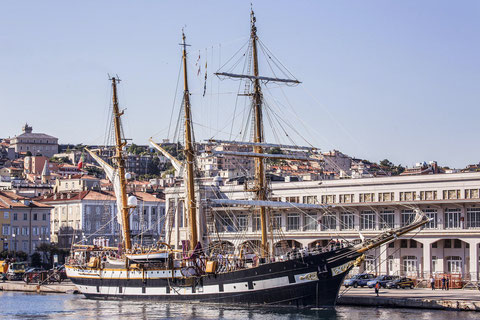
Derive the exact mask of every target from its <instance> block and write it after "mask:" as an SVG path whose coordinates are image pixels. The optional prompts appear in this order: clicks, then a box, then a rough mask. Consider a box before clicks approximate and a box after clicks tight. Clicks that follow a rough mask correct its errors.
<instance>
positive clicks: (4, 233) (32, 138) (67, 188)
mask: <svg viewBox="0 0 480 320" xmlns="http://www.w3.org/2000/svg"><path fill="white" fill-rule="evenodd" d="M58 141H59V138H57V137H53V136H51V135H49V134H45V133H37V132H35V131H34V130H33V127H32V126H30V125H28V124H25V125H24V126H23V128H22V132H21V133H18V134H16V135H13V137H12V138H3V139H2V140H1V143H0V157H1V158H0V208H1V211H2V214H1V215H0V224H1V228H0V230H1V237H0V248H2V251H1V253H0V256H2V257H3V258H7V257H18V258H19V259H20V260H21V259H25V260H27V259H28V260H29V261H32V262H36V263H42V262H43V263H46V262H49V261H51V260H52V259H53V255H56V256H60V260H62V259H64V258H65V256H66V255H67V254H68V252H69V251H70V250H71V248H72V245H73V244H79V243H80V244H85V245H87V244H96V243H102V244H103V245H104V246H118V245H119V244H120V242H119V239H120V236H119V235H120V229H121V227H120V225H119V223H118V222H117V221H116V219H115V217H116V214H117V213H116V210H117V208H116V204H115V203H116V202H115V201H116V200H115V194H114V193H113V187H112V185H111V183H110V182H109V181H108V180H107V179H106V177H105V175H104V173H103V171H102V170H101V169H100V167H99V166H98V164H97V163H96V162H95V161H94V159H92V158H91V157H90V156H89V154H88V153H86V152H85V151H84V147H86V146H84V145H67V144H64V145H62V144H59V143H58ZM161 144H162V146H164V148H166V149H168V150H169V151H170V153H171V154H173V155H175V156H176V157H178V158H179V159H182V156H183V154H182V153H181V152H180V151H178V150H181V147H180V146H179V145H178V144H174V143H170V142H169V141H168V140H164V141H162V142H161ZM88 147H89V148H91V149H95V150H98V152H99V153H100V154H101V155H102V157H103V158H104V159H105V160H106V161H110V159H111V158H112V152H113V151H112V149H111V148H109V147H108V146H88ZM196 148H197V152H198V154H199V155H200V156H199V157H198V162H197V164H196V170H197V174H198V179H199V180H200V181H201V185H202V187H199V188H198V190H197V192H198V195H199V197H200V198H201V199H204V198H207V197H208V196H211V195H215V194H218V193H222V194H226V195H228V197H229V198H232V199H236V198H238V199H241V198H242V197H244V187H243V186H244V185H245V184H248V181H249V177H251V176H252V175H253V166H254V164H253V160H251V159H249V158H242V157H235V156H232V155H221V154H214V153H212V152H211V151H212V148H217V149H216V150H218V149H221V150H227V151H250V149H249V147H248V146H247V147H246V146H239V147H235V146H231V145H230V146H222V145H220V146H215V147H212V145H211V144H209V143H208V142H202V143H197V144H196ZM267 152H270V153H272V154H275V153H277V152H280V151H279V150H276V149H275V148H272V149H270V150H268V151H267ZM125 153H126V168H127V172H128V174H129V176H130V178H129V184H128V193H129V194H130V195H134V196H135V197H136V198H137V199H138V203H139V204H138V206H137V207H136V208H135V210H134V211H133V212H132V214H131V215H130V226H131V234H132V237H133V239H134V241H136V242H139V243H140V242H141V243H146V244H148V243H155V242H157V241H160V240H161V241H167V239H166V228H167V227H169V228H170V229H172V230H171V232H172V239H173V240H172V239H171V240H169V241H170V243H171V244H172V246H173V247H178V248H180V247H181V243H180V242H179V240H178V239H180V238H181V236H182V235H184V234H185V233H186V231H187V230H186V225H187V223H186V220H185V219H186V216H185V215H184V213H183V210H184V208H183V204H182V203H183V201H184V200H183V198H184V195H183V193H182V191H181V190H180V189H181V188H180V185H181V183H182V181H181V179H180V180H179V179H178V177H177V175H176V172H175V169H174V168H173V167H172V166H171V164H170V163H169V161H168V159H166V158H165V157H164V156H163V155H161V154H159V153H157V152H156V151H155V150H154V149H152V148H150V147H148V146H142V145H135V144H130V145H128V146H127V147H126V148H125ZM314 156H315V158H316V159H317V160H318V161H314V162H303V161H302V162H300V161H295V160H270V161H269V162H267V177H268V180H269V183H270V185H271V196H272V199H276V200H280V201H289V202H293V203H307V204H308V203H321V204H325V205H332V210H330V211H329V212H328V213H327V214H325V213H323V214H321V213H318V212H315V211H311V210H310V211H309V210H305V211H304V212H303V213H298V212H295V213H293V212H290V211H289V210H283V211H278V212H275V213H274V219H275V221H276V222H275V228H278V229H280V230H282V231H283V233H284V235H285V238H284V239H281V240H280V239H279V241H278V243H277V244H276V246H278V247H281V246H285V245H286V246H290V247H295V246H296V247H300V248H302V247H303V248H309V247H313V246H315V245H317V243H318V244H321V245H322V246H328V245H329V243H330V242H331V241H332V239H337V240H338V239H342V240H345V241H349V240H353V239H354V238H356V237H358V233H359V232H362V233H363V235H365V236H369V235H374V234H375V232H376V231H375V230H382V229H385V228H389V227H392V228H393V227H396V226H401V225H404V224H406V223H407V222H408V221H409V219H411V217H412V214H413V206H412V205H414V206H415V207H418V208H420V209H421V210H423V211H424V212H426V213H427V215H428V216H429V217H431V218H433V220H432V221H431V222H430V223H429V224H428V225H427V226H426V227H425V228H424V229H423V230H422V231H421V232H420V233H419V235H417V237H416V238H415V240H413V239H411V240H407V239H399V240H397V241H395V242H392V243H391V244H389V245H388V248H384V249H385V250H382V249H379V250H378V252H376V253H378V255H377V254H372V255H369V256H368V257H367V258H366V262H365V264H364V266H363V267H362V268H361V269H362V270H363V269H365V270H367V271H371V272H374V273H391V274H408V275H410V276H413V275H414V276H416V277H422V276H424V275H428V274H431V273H432V272H452V273H460V274H462V276H464V277H468V278H469V279H474V280H477V279H478V272H479V270H478V269H479V264H478V263H479V261H478V258H474V259H470V258H469V257H470V256H476V257H478V246H479V241H478V240H477V239H476V236H475V232H476V230H478V228H480V209H478V208H477V207H476V205H475V203H476V202H477V201H478V199H479V198H480V173H479V172H478V171H479V169H480V168H479V166H478V165H470V166H468V167H467V168H463V169H451V168H448V167H441V166H439V165H438V164H437V163H436V162H435V161H430V162H420V163H418V164H416V165H415V166H414V167H411V168H408V167H403V166H401V165H394V164H393V163H391V162H390V161H388V160H386V159H385V160H382V161H380V162H378V163H375V162H371V161H368V160H364V159H358V158H355V157H350V156H348V155H346V154H344V153H342V152H340V151H337V150H333V151H329V152H320V151H315V155H314ZM200 214H201V215H203V216H205V219H204V220H205V221H204V223H203V225H204V228H205V229H206V230H210V231H212V230H213V228H214V229H216V232H220V233H221V234H222V235H223V239H224V241H225V242H226V243H228V245H229V246H231V247H232V248H240V247H241V246H242V244H241V243H236V242H235V238H236V234H237V233H238V232H243V233H245V234H246V235H247V237H249V239H248V241H258V236H259V234H258V230H259V225H258V223H259V222H258V218H256V217H254V216H253V215H252V214H251V212H238V213H236V217H235V219H231V218H228V217H220V215H221V213H215V212H211V211H210V210H207V211H205V212H203V211H201V212H200ZM167 216H172V217H173V218H171V219H170V220H172V219H174V221H175V222H176V223H173V224H172V223H171V222H170V225H169V226H167V224H168V223H167V222H166V221H167V219H166V217H167ZM377 216H378V218H377ZM332 234H333V235H332ZM175 239H176V240H175ZM425 257H429V258H428V259H426V258H425ZM382 261H384V263H382Z"/></svg>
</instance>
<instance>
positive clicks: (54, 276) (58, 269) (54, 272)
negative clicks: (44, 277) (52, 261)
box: [49, 265, 67, 283]
mask: <svg viewBox="0 0 480 320" xmlns="http://www.w3.org/2000/svg"><path fill="white" fill-rule="evenodd" d="M49 274H50V281H51V282H58V283H61V282H62V281H63V280H65V279H67V270H65V266H64V265H59V266H55V267H54V268H53V269H50V271H49Z"/></svg>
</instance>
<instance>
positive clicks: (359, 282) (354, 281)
mask: <svg viewBox="0 0 480 320" xmlns="http://www.w3.org/2000/svg"><path fill="white" fill-rule="evenodd" d="M373 278H375V276H374V275H373V274H371V273H361V274H356V275H354V276H353V277H351V278H350V279H347V280H345V281H344V282H343V285H344V286H345V288H348V287H354V288H356V287H358V286H360V287H365V286H366V285H367V282H368V281H370V280H372V279H373Z"/></svg>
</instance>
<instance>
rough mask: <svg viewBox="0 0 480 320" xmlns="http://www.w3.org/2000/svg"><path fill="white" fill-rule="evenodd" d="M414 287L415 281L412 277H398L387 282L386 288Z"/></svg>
mask: <svg viewBox="0 0 480 320" xmlns="http://www.w3.org/2000/svg"><path fill="white" fill-rule="evenodd" d="M414 287H415V283H414V282H413V280H412V279H410V278H399V279H396V280H393V281H389V282H387V288H388V289H392V288H395V289H400V288H402V289H405V288H410V289H413V288H414Z"/></svg>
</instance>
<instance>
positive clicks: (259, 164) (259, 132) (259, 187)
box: [250, 10, 268, 257]
mask: <svg viewBox="0 0 480 320" xmlns="http://www.w3.org/2000/svg"><path fill="white" fill-rule="evenodd" d="M250 19H251V21H250V22H251V33H250V37H251V41H252V50H253V75H254V76H255V80H254V87H253V107H254V112H253V113H254V117H255V127H254V142H256V143H263V142H264V136H263V126H262V123H263V119H262V117H263V114H262V99H263V96H262V88H261V86H260V80H259V78H258V77H259V72H258V55H257V27H256V26H255V14H254V12H253V10H252V12H251V14H250ZM253 150H254V152H255V153H263V147H261V146H258V145H257V146H255V147H254V148H253ZM255 182H256V185H255V192H256V198H257V200H260V201H265V200H267V184H266V178H265V165H264V160H263V159H262V158H260V157H258V158H255ZM258 212H259V215H260V228H261V230H262V247H261V255H262V257H266V256H267V255H268V243H267V212H266V208H265V207H259V208H258Z"/></svg>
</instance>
